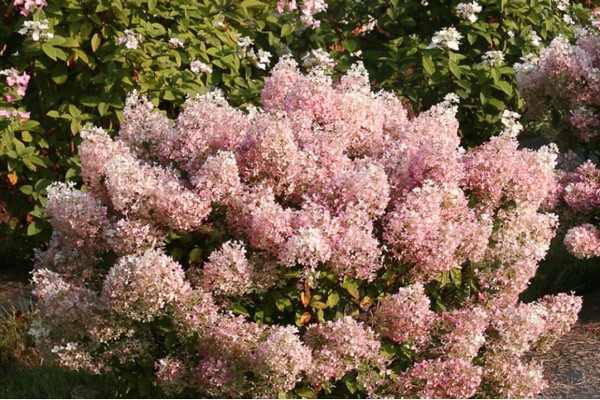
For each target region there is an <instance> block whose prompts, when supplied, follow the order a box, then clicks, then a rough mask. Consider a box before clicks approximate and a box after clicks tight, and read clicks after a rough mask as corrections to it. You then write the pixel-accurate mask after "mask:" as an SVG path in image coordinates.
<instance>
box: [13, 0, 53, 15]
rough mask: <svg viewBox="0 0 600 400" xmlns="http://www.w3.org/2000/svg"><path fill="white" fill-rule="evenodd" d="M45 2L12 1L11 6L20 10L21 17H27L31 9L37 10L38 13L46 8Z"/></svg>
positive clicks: (44, 0) (30, 0) (39, 0)
mask: <svg viewBox="0 0 600 400" xmlns="http://www.w3.org/2000/svg"><path fill="white" fill-rule="evenodd" d="M46 4H47V3H46V0H14V1H13V5H14V6H15V7H20V8H21V15H24V16H27V15H29V13H30V12H31V9H32V8H34V7H35V8H37V9H38V11H40V10H41V9H42V8H43V7H45V6H46Z"/></svg>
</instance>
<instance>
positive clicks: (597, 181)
mask: <svg viewBox="0 0 600 400" xmlns="http://www.w3.org/2000/svg"><path fill="white" fill-rule="evenodd" d="M591 25H592V27H591V28H588V29H582V30H580V31H578V32H577V35H576V37H575V42H574V43H573V44H572V43H570V42H569V41H568V40H567V39H566V38H563V37H559V38H556V39H554V40H553V41H552V43H551V44H550V46H549V47H547V48H544V49H542V50H541V52H540V56H539V59H534V60H531V61H529V62H527V63H523V64H519V65H517V66H516V67H515V68H516V70H517V82H518V84H519V89H520V90H521V91H522V93H523V96H524V97H525V99H526V100H527V106H528V107H527V110H528V114H527V115H528V117H529V118H530V119H531V120H533V121H534V122H535V123H537V124H538V125H539V126H541V127H542V128H541V129H540V130H541V131H542V132H544V133H545V135H546V137H547V138H549V139H551V140H555V141H556V142H557V143H558V144H559V146H560V147H561V151H562V152H563V157H562V158H563V162H562V167H563V168H562V170H563V171H562V177H561V186H560V190H559V197H560V200H561V202H560V205H561V208H560V210H561V214H562V219H563V222H564V223H563V225H564V230H565V231H566V230H567V229H569V230H568V232H566V235H565V237H564V244H565V246H566V248H567V250H568V251H569V252H571V253H572V254H573V255H574V256H575V257H577V258H580V259H584V258H592V257H597V256H599V255H600V232H599V231H598V228H597V217H598V209H599V206H600V197H599V189H600V170H598V168H597V166H596V164H597V162H598V155H599V154H600V153H599V150H600V147H599V145H600V138H598V133H599V132H600V100H599V98H600V74H599V73H598V68H599V67H600V58H599V56H598V55H599V54H600V35H599V32H598V28H597V27H598V10H597V9H596V10H594V11H593V12H592V24H591ZM582 161H583V162H582Z"/></svg>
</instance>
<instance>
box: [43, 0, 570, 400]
mask: <svg viewBox="0 0 600 400" xmlns="http://www.w3.org/2000/svg"><path fill="white" fill-rule="evenodd" d="M280 6H281V7H280V8H281V10H280V12H281V11H286V10H287V11H292V10H294V9H295V8H296V7H297V5H296V3H295V2H281V3H280ZM309 6H310V7H312V9H311V10H312V11H311V12H313V11H314V12H316V11H315V10H318V9H320V8H319V7H321V8H322V4H321V3H319V2H316V1H315V2H308V1H306V2H303V3H302V6H301V7H309ZM242 40H243V38H240V41H242ZM453 40H458V39H457V38H455V39H453ZM440 43H441V42H440ZM123 44H125V45H127V44H126V42H124V43H123ZM242 44H243V43H242ZM248 46H250V44H249V43H248V44H247V46H246V47H248ZM445 46H447V47H449V48H451V47H453V44H452V43H451V42H450V43H446V44H445ZM258 61H259V62H261V60H260V58H259V59H258ZM263 61H264V60H263ZM335 81H336V83H334V79H333V78H332V77H331V76H330V75H328V74H327V72H326V71H325V69H324V68H322V67H315V68H313V70H312V72H311V73H310V74H308V75H303V74H301V73H300V72H299V68H298V65H297V63H296V61H295V60H293V59H291V58H285V57H284V58H283V59H282V60H281V61H280V62H279V64H278V65H277V66H275V68H274V70H273V72H272V75H271V77H270V79H268V80H267V82H266V83H265V87H264V90H263V92H262V100H263V107H264V109H262V110H261V109H255V110H252V111H251V112H249V113H244V112H242V111H240V110H237V109H235V108H233V107H231V106H229V104H228V103H227V101H226V100H225V98H224V97H223V95H222V93H220V92H209V93H207V94H205V95H203V96H198V97H195V98H190V99H188V101H187V103H186V107H185V110H184V111H183V112H182V113H181V114H180V115H179V117H178V118H177V120H176V121H169V120H168V119H167V118H166V117H164V116H163V115H162V114H160V112H159V111H158V110H156V109H155V108H154V106H153V105H152V104H151V103H150V102H149V101H147V100H146V99H144V98H140V97H139V96H137V94H135V93H134V94H132V95H131V96H130V98H129V99H128V100H127V102H126V107H125V110H124V115H123V121H122V126H121V129H120V133H119V135H117V136H116V137H114V138H111V137H110V136H109V135H108V134H107V133H106V132H105V131H104V130H102V129H100V128H94V127H91V126H88V127H86V128H85V129H84V131H83V132H82V137H83V143H82V144H81V146H80V153H81V164H82V170H83V180H84V182H85V184H86V191H83V190H78V189H76V188H75V187H73V186H70V185H65V184H60V183H57V184H54V185H51V186H50V187H49V188H48V192H49V198H48V202H47V206H46V211H47V213H48V215H49V216H50V218H51V222H52V224H53V226H54V229H55V233H54V236H53V238H52V241H51V243H50V246H49V248H48V249H47V250H46V251H44V252H38V254H37V266H36V272H35V274H34V283H35V285H36V294H37V295H38V296H39V298H40V305H41V307H40V309H41V318H42V319H41V322H39V323H37V322H36V327H35V330H34V333H36V335H37V336H36V338H37V340H38V341H44V342H45V343H46V345H47V346H50V348H54V350H55V353H56V354H57V356H58V357H59V359H60V361H61V363H62V364H64V365H66V366H69V367H71V368H85V369H88V370H90V371H93V372H102V371H104V372H110V371H116V372H118V373H123V372H125V371H130V372H131V374H129V375H131V376H153V377H154V378H152V381H153V382H156V384H157V385H158V387H159V389H160V391H161V392H160V393H162V394H169V395H173V396H179V395H184V394H185V395H187V394H189V395H193V396H196V397H198V396H205V397H270V398H272V397H277V396H285V395H287V396H294V397H298V396H300V393H302V396H309V397H310V396H317V395H329V396H336V397H348V396H352V395H354V396H371V397H383V396H388V397H427V398H431V397H446V398H449V397H458V398H464V397H472V396H477V397H490V396H505V395H507V396H513V397H514V396H526V397H531V396H533V395H535V394H536V393H537V391H539V390H540V389H541V388H542V387H543V379H542V377H541V375H540V374H539V370H538V369H537V367H536V366H533V367H532V368H533V369H530V368H529V364H527V362H526V361H525V360H524V359H523V357H522V356H523V354H524V352H525V351H527V350H529V349H531V348H538V349H542V350H543V349H547V348H548V346H549V345H550V344H551V343H553V341H555V340H556V338H558V337H559V336H561V335H562V334H564V333H565V332H566V331H568V329H569V328H570V326H571V325H572V324H573V323H574V321H575V319H576V315H577V312H578V311H579V309H580V307H581V302H580V301H579V299H578V298H575V297H573V296H570V295H559V296H554V297H546V298H543V299H541V300H539V301H538V302H535V303H531V304H522V303H520V302H519V301H518V295H519V293H520V292H521V291H523V290H524V289H525V287H526V286H527V282H528V280H529V279H530V278H531V277H532V276H533V274H534V273H535V270H536V268H537V263H538V262H539V261H540V260H541V259H542V258H543V257H544V255H545V253H546V251H547V249H548V246H549V243H550V240H551V239H552V237H553V236H554V230H555V226H556V218H555V216H554V215H552V214H547V213H544V212H541V211H540V209H541V207H542V206H544V205H547V203H549V202H550V200H551V199H552V198H554V197H555V196H556V192H557V178H556V176H555V171H554V168H555V165H556V154H555V151H554V150H553V149H552V148H549V147H544V148H542V149H540V150H538V151H532V150H524V149H519V148H518V143H517V142H516V140H515V138H514V137H513V136H514V135H513V134H512V133H514V131H515V129H516V128H515V124H516V122H515V120H514V116H513V115H507V118H508V119H510V120H511V121H512V125H510V126H507V129H508V130H509V131H510V132H504V134H502V135H501V136H498V137H495V138H493V139H492V140H491V141H489V142H487V143H485V144H483V145H481V146H479V147H476V148H474V149H472V150H469V151H466V150H464V149H461V148H460V147H459V145H460V139H459V136H458V128H459V127H458V122H457V120H456V118H455V114H456V112H457V107H456V105H455V103H456V96H455V95H449V96H447V97H446V99H445V100H444V101H443V102H442V103H440V104H438V105H436V106H434V107H432V108H431V109H430V110H428V111H426V112H424V113H422V114H420V115H418V116H416V117H415V118H409V117H408V115H407V112H406V110H405V109H404V108H403V107H402V105H401V103H400V102H399V101H398V99H396V98H395V97H394V96H392V95H391V94H389V93H382V92H380V93H373V92H372V91H371V88H370V85H369V77H368V76H367V73H366V71H365V69H364V67H363V66H362V65H361V64H357V65H354V66H353V67H351V68H350V69H349V71H348V73H347V74H346V75H344V76H342V77H341V78H340V79H339V80H335ZM507 124H508V123H507ZM553 196H554V197H553ZM514 366H517V367H516V368H515V367H514ZM527 379H530V380H532V382H533V383H532V384H531V385H530V386H527V384H526V380H527ZM136 384H137V381H136Z"/></svg>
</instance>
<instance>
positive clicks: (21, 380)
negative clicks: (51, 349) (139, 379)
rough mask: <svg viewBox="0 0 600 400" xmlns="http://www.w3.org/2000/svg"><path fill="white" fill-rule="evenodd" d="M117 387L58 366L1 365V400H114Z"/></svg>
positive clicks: (103, 378)
mask: <svg viewBox="0 0 600 400" xmlns="http://www.w3.org/2000/svg"><path fill="white" fill-rule="evenodd" d="M114 389H115V383H114V381H113V380H112V379H111V378H109V377H106V376H95V375H90V374H88V373H85V372H76V371H71V370H69V369H67V368H64V367H58V366H34V367H31V366H20V365H11V364H0V398H5V399H6V398H21V399H23V398H25V399H27V398H29V399H80V398H83V399H95V398H115V397H116V392H115V390H114Z"/></svg>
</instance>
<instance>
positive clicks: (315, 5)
mask: <svg viewBox="0 0 600 400" xmlns="http://www.w3.org/2000/svg"><path fill="white" fill-rule="evenodd" d="M296 9H298V5H297V4H296V0H290V1H288V0H279V1H278V2H277V12H279V13H280V14H282V13H284V12H285V11H295V10H296ZM325 10H327V3H326V2H325V1H324V0H303V1H302V3H301V5H300V10H299V12H300V22H301V23H302V25H303V26H304V27H310V28H312V29H316V28H318V27H319V26H321V21H319V20H316V19H315V18H314V15H315V14H317V13H319V12H322V11H325Z"/></svg>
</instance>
